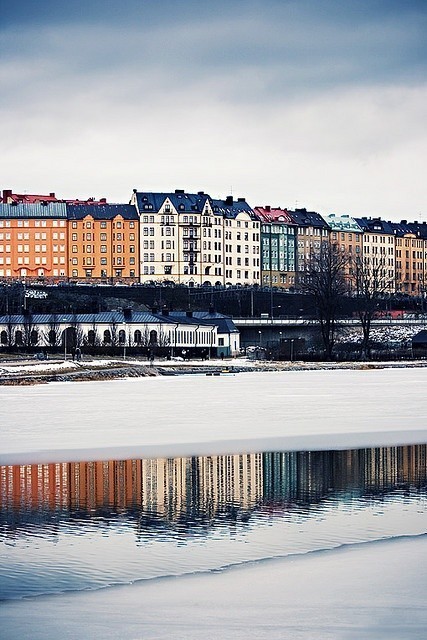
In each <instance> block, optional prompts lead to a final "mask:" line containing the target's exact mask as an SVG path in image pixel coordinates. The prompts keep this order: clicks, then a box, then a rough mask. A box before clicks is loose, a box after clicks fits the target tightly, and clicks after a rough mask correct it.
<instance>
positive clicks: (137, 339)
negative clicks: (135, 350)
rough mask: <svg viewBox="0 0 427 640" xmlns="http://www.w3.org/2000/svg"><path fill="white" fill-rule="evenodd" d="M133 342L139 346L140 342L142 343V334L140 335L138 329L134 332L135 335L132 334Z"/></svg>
mask: <svg viewBox="0 0 427 640" xmlns="http://www.w3.org/2000/svg"><path fill="white" fill-rule="evenodd" d="M133 341H134V342H135V343H136V344H141V342H142V333H141V331H140V330H139V329H137V330H136V331H135V333H134V334H133Z"/></svg>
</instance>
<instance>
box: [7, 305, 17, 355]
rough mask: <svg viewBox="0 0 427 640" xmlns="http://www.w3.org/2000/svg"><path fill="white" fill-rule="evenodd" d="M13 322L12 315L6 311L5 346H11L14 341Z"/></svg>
mask: <svg viewBox="0 0 427 640" xmlns="http://www.w3.org/2000/svg"><path fill="white" fill-rule="evenodd" d="M15 326H16V325H15V322H14V320H13V316H12V315H11V314H10V313H8V315H7V320H6V339H7V346H8V347H11V346H12V345H13V343H14V337H15V336H14V330H15Z"/></svg>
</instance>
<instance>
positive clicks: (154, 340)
mask: <svg viewBox="0 0 427 640" xmlns="http://www.w3.org/2000/svg"><path fill="white" fill-rule="evenodd" d="M156 343H157V331H156V330H155V329H152V330H151V331H150V344H156Z"/></svg>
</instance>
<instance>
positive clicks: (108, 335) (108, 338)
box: [104, 329, 111, 344]
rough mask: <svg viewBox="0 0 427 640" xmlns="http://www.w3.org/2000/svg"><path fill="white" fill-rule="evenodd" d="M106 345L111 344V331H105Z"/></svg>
mask: <svg viewBox="0 0 427 640" xmlns="http://www.w3.org/2000/svg"><path fill="white" fill-rule="evenodd" d="M104 344H111V331H110V330H109V329H105V331H104Z"/></svg>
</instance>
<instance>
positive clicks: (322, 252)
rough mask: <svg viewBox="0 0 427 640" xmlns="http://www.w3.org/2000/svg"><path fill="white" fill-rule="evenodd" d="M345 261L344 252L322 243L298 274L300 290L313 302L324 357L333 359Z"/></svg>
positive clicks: (344, 283) (345, 279)
mask: <svg viewBox="0 0 427 640" xmlns="http://www.w3.org/2000/svg"><path fill="white" fill-rule="evenodd" d="M348 264H349V258H348V254H347V253H345V252H343V251H340V250H339V247H338V246H337V245H334V244H331V243H330V242H328V241H326V242H322V243H321V245H320V248H319V249H318V250H317V251H316V252H314V251H313V252H312V253H311V254H310V258H309V260H308V261H307V264H306V265H305V270H304V272H303V273H302V276H301V290H302V291H304V292H305V293H307V294H308V295H310V296H311V297H312V300H313V302H314V307H315V313H316V316H317V319H318V321H319V325H320V331H321V335H322V342H323V347H324V350H325V357H326V359H327V360H331V359H332V354H333V349H334V346H335V340H336V332H337V319H338V314H339V311H340V308H341V302H342V297H343V296H344V295H346V294H347V293H348V289H349V284H348V276H347V275H346V274H347V269H348Z"/></svg>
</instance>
